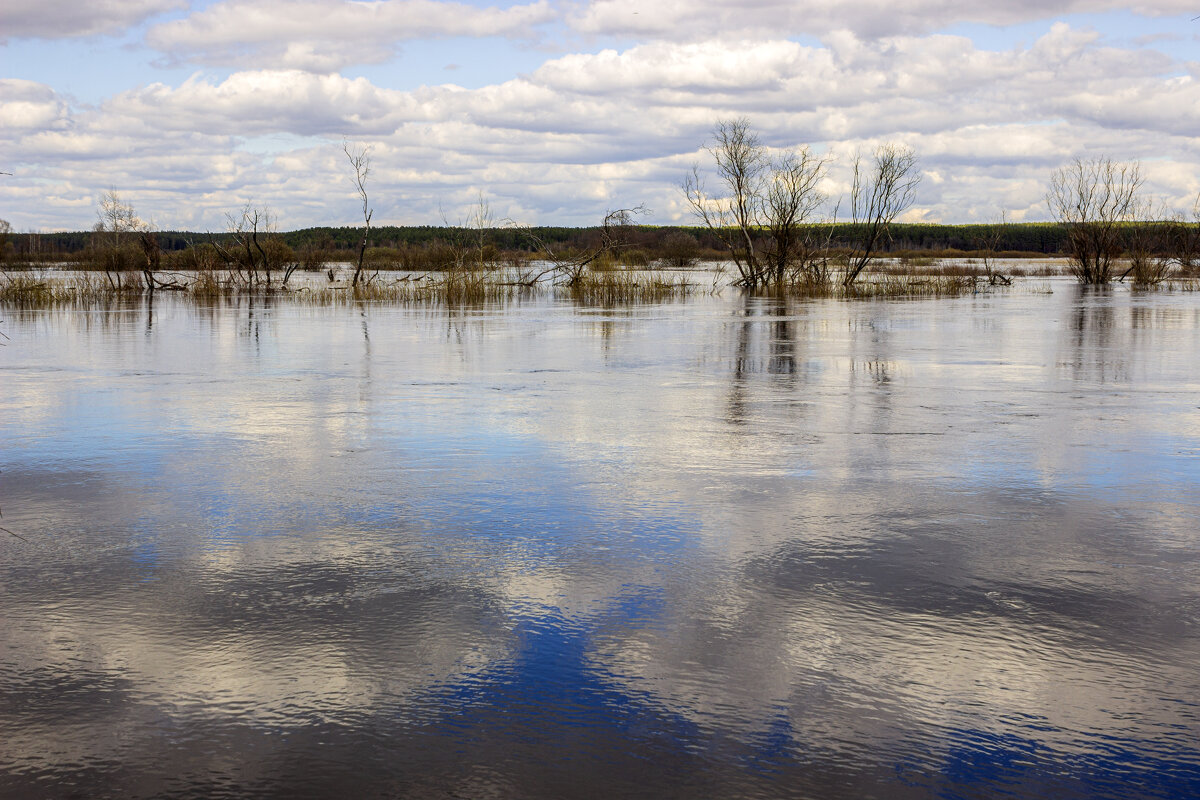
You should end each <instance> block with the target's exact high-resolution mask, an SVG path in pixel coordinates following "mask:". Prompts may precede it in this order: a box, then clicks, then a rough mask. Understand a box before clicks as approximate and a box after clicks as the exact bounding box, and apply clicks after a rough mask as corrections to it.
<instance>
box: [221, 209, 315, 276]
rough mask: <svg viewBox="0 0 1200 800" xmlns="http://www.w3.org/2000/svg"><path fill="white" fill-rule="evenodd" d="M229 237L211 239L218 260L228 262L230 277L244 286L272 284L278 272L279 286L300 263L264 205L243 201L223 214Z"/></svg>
mask: <svg viewBox="0 0 1200 800" xmlns="http://www.w3.org/2000/svg"><path fill="white" fill-rule="evenodd" d="M225 219H226V221H227V228H226V229H227V231H228V232H229V236H230V241H229V242H228V243H226V244H222V243H220V242H213V246H214V248H215V249H216V251H217V253H218V254H219V255H220V257H221V258H222V260H224V261H225V263H227V264H228V265H229V266H230V269H231V270H232V277H233V278H234V279H235V280H236V281H237V282H240V283H241V284H243V285H245V286H258V285H262V286H265V287H266V288H267V289H268V290H270V289H271V288H272V287H273V286H274V275H275V273H277V272H280V273H282V275H281V277H280V281H279V286H280V288H286V287H287V282H288V279H289V278H290V277H291V276H292V273H293V272H295V271H296V269H297V268H299V266H300V262H299V260H298V259H297V258H296V254H295V253H293V252H292V249H291V248H290V247H288V246H287V244H286V243H285V242H284V241H283V239H282V238H281V237H280V236H279V233H278V230H277V226H276V220H275V217H274V215H272V214H271V211H270V209H268V208H257V207H255V206H254V204H253V203H251V202H247V203H246V205H244V206H242V208H241V210H240V211H238V212H237V213H232V214H226V215H225Z"/></svg>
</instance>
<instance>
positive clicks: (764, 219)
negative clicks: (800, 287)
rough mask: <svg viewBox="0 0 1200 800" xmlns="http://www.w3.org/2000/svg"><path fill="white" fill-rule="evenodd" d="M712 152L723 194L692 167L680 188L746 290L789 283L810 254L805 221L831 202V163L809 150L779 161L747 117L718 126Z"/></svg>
mask: <svg viewBox="0 0 1200 800" xmlns="http://www.w3.org/2000/svg"><path fill="white" fill-rule="evenodd" d="M707 149H708V151H709V153H710V154H712V157H713V161H714V162H715V164H716V172H717V180H718V183H719V184H720V187H721V188H720V191H719V193H717V194H716V195H710V194H709V193H708V192H707V190H706V188H705V182H704V178H703V176H702V174H701V172H700V168H699V167H698V166H694V167H693V168H692V172H691V174H690V175H688V176H687V177H686V178H684V181H683V186H682V189H683V193H684V196H685V197H686V198H687V201H688V204H689V205H690V206H691V207H692V211H693V213H695V215H696V217H697V218H699V219H700V221H701V222H703V223H704V225H705V227H707V228H708V229H709V230H710V231H711V232H712V233H713V234H715V235H716V236H717V238H718V239H720V241H721V242H722V243H723V244H724V245H725V248H726V250H727V251H728V252H729V255H730V258H731V259H732V260H733V263H734V265H735V266H736V267H737V270H738V275H739V278H738V281H737V282H738V283H739V284H740V285H742V286H746V287H751V288H753V287H756V286H763V285H765V284H768V283H771V282H777V283H781V282H783V281H784V280H785V279H786V278H787V277H789V275H790V274H791V273H793V272H794V271H795V270H796V268H797V265H803V264H804V263H806V259H807V254H808V253H810V252H811V249H812V248H811V247H810V243H809V242H808V241H807V239H806V238H805V223H806V222H807V221H808V220H809V217H810V216H811V215H812V213H813V212H814V211H816V209H817V208H818V207H819V206H820V205H821V204H822V203H823V202H824V201H825V197H824V196H823V195H822V194H821V193H820V192H819V191H818V190H817V184H818V183H819V181H820V179H821V177H822V176H823V175H824V172H825V167H826V165H827V160H826V159H824V158H821V157H818V156H816V155H814V154H813V153H812V151H811V150H809V148H807V147H800V148H798V149H796V150H792V151H787V152H784V153H783V154H781V155H780V156H778V157H777V158H775V159H774V160H773V159H772V158H771V155H770V152H769V151H768V149H767V148H766V146H765V145H763V144H762V142H761V141H760V140H759V138H758V135H757V134H756V133H754V131H753V130H752V129H751V128H750V123H749V121H748V120H747V119H745V118H744V117H743V118H739V119H734V120H719V121H718V122H717V124H716V126H715V127H714V128H713V132H712V140H711V143H710V144H709V145H708V148H707Z"/></svg>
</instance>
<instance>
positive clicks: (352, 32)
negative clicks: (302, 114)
mask: <svg viewBox="0 0 1200 800" xmlns="http://www.w3.org/2000/svg"><path fill="white" fill-rule="evenodd" d="M557 16H558V12H557V11H555V10H554V8H553V7H552V6H551V5H550V3H549V2H548V0H536V2H532V3H528V4H524V5H514V6H509V7H507V8H499V7H489V8H478V7H476V6H473V5H467V4H465V3H455V2H437V0H378V1H377V2H350V1H348V0H266V1H265V2H259V1H258V0H254V1H253V2H251V0H225V1H224V2H219V3H217V4H215V5H213V6H210V7H209V8H206V9H204V10H203V11H199V12H196V13H194V14H192V15H190V16H188V17H187V18H185V19H181V20H173V21H171V22H164V23H162V24H160V25H156V26H155V27H153V28H151V29H150V31H149V32H148V33H147V35H146V42H147V44H149V45H150V46H151V47H153V48H156V49H158V50H160V51H162V52H164V53H166V54H167V56H168V58H169V59H170V60H172V61H187V62H194V63H201V64H219V65H233V66H238V67H252V68H253V67H270V68H275V69H303V70H311V71H314V72H333V71H337V70H339V69H342V68H343V67H345V66H346V65H348V64H362V63H379V62H382V61H387V60H388V59H389V58H391V57H392V56H393V55H394V54H395V52H396V48H397V46H398V44H399V43H401V42H405V41H410V40H414V39H435V38H443V37H456V36H465V37H486V36H503V37H513V38H520V39H529V38H532V37H533V35H534V29H535V28H536V27H537V26H538V25H542V24H544V23H546V22H549V21H551V20H553V19H555V18H556V17H557Z"/></svg>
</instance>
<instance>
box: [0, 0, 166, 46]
mask: <svg viewBox="0 0 1200 800" xmlns="http://www.w3.org/2000/svg"><path fill="white" fill-rule="evenodd" d="M186 7H187V3H186V2H184V0H91V2H87V3H79V2H76V0H5V1H4V3H3V4H2V5H0V41H3V40H4V39H6V38H9V37H12V38H38V39H65V38H69V37H72V36H91V35H93V34H98V33H115V32H118V31H121V30H124V29H125V28H128V27H130V26H132V25H137V24H138V23H141V22H144V21H145V20H147V19H149V18H150V17H152V16H154V15H156V14H161V13H163V12H165V11H173V10H175V9H179V8H186Z"/></svg>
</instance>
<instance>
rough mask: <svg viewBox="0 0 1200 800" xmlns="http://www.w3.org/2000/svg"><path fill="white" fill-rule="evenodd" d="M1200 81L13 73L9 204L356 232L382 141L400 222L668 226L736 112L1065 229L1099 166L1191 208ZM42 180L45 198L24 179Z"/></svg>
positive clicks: (795, 61)
mask: <svg viewBox="0 0 1200 800" xmlns="http://www.w3.org/2000/svg"><path fill="white" fill-rule="evenodd" d="M1198 86H1200V84H1198V82H1197V76H1196V74H1195V68H1194V67H1190V66H1189V65H1186V64H1181V63H1179V62H1176V61H1174V60H1172V59H1171V58H1169V57H1167V56H1166V55H1163V54H1161V53H1158V52H1155V51H1153V50H1129V49H1122V48H1115V47H1107V46H1104V44H1103V42H1102V40H1100V39H1099V38H1098V36H1097V34H1095V33H1093V32H1087V31H1079V30H1076V29H1073V28H1071V27H1069V26H1067V25H1065V24H1056V25H1054V26H1052V27H1051V28H1050V30H1049V31H1048V32H1047V33H1046V35H1045V36H1043V37H1042V38H1040V39H1038V40H1037V41H1035V42H1033V43H1032V44H1031V45H1029V46H1028V47H1026V48H1023V49H1013V50H1005V51H993V50H986V49H981V48H979V47H977V46H976V45H974V44H973V43H972V42H971V41H970V40H969V39H966V38H964V37H957V36H946V35H935V36H923V37H915V36H908V37H893V38H890V39H881V40H866V39H862V38H859V37H855V36H853V35H851V34H849V33H845V32H841V33H836V34H831V35H829V36H828V37H826V40H825V42H824V43H823V44H822V45H806V44H800V43H797V42H792V41H786V40H781V39H773V40H763V41H760V42H747V41H733V40H728V41H726V40H721V41H716V40H713V41H705V42H691V43H672V42H649V43H646V44H642V45H638V46H635V47H631V48H628V49H625V50H622V51H618V50H608V49H606V50H601V51H599V52H597V53H591V54H571V55H567V56H563V57H560V58H556V59H552V60H549V61H546V62H545V63H544V64H542V65H541V66H540V67H539V68H538V69H535V70H533V71H532V72H530V73H528V74H526V75H524V76H520V77H516V78H513V79H511V80H506V81H502V82H499V83H495V84H492V85H488V86H483V87H479V88H473V89H466V88H463V87H459V86H453V85H443V86H433V87H422V88H419V89H415V90H409V91H402V90H396V89H390V88H386V87H383V86H380V85H378V84H376V83H374V82H372V81H371V80H368V79H367V78H363V77H357V78H350V77H345V76H342V75H337V74H331V75H319V74H315V73H312V72H309V71H305V70H300V69H293V70H247V71H242V72H235V73H234V74H232V75H229V76H228V77H223V78H213V77H211V76H208V75H206V74H204V73H197V74H196V75H193V76H192V77H191V78H189V79H188V80H186V81H184V82H183V83H182V84H180V85H177V86H170V85H167V84H164V83H155V84H151V85H148V86H145V87H141V88H138V89H133V90H130V91H126V92H121V93H119V94H117V95H115V96H113V97H111V98H110V99H109V100H107V101H105V102H104V103H101V104H100V105H99V106H96V107H92V108H78V109H73V108H71V107H70V106H69V105H68V104H67V103H66V102H65V101H64V100H63V98H62V97H60V96H59V95H57V94H56V93H55V92H54V91H53V90H52V89H51V88H50V87H47V86H44V85H41V84H35V83H30V82H24V81H4V82H0V101H3V102H2V104H0V117H2V118H3V119H4V120H5V121H6V122H7V124H5V125H2V126H0V147H3V151H4V153H5V154H6V158H7V159H9V161H8V162H7V163H8V164H9V166H5V167H0V168H3V169H5V170H6V171H16V172H17V173H18V176H15V177H16V180H6V181H5V182H3V183H2V184H0V202H2V201H5V200H7V204H8V206H9V207H12V208H19V209H28V210H27V211H24V212H21V213H24V214H27V216H20V214H18V213H16V212H12V217H13V219H12V221H13V222H14V224H17V225H18V226H28V225H34V224H38V225H64V226H67V227H77V226H79V225H81V224H84V223H85V222H86V220H85V219H78V221H72V220H77V218H78V217H79V210H78V208H77V207H75V206H70V205H66V204H57V205H56V206H55V209H56V210H55V209H50V208H48V207H47V203H49V202H50V201H49V200H43V199H41V198H43V197H51V196H54V197H70V198H77V197H79V196H81V195H83V196H87V195H89V194H91V195H93V196H94V195H96V194H98V193H99V191H101V190H103V189H105V188H107V187H108V186H109V185H115V186H117V187H118V188H121V189H123V190H126V191H129V192H133V191H135V190H136V191H138V192H143V193H144V196H146V197H149V198H151V199H152V202H153V203H154V206H155V207H154V210H153V212H151V211H150V210H149V208H148V207H147V208H146V210H145V213H146V214H147V216H149V215H150V214H151V213H153V215H154V216H155V217H156V218H157V219H158V220H159V221H160V222H162V223H163V224H176V225H178V226H183V225H184V224H188V225H196V224H197V222H200V223H203V225H202V226H210V227H211V226H216V227H220V225H221V219H222V217H223V214H224V211H225V210H228V209H229V208H230V207H234V206H236V205H238V204H240V203H241V202H244V201H245V200H246V199H250V198H255V199H260V200H264V201H267V202H269V203H270V204H271V205H272V207H273V208H274V209H275V210H276V211H277V212H278V213H279V216H280V222H281V224H282V225H284V226H285V227H301V226H304V225H311V224H328V223H330V222H335V223H336V222H341V221H349V220H352V219H353V218H354V213H355V211H354V204H353V197H352V196H351V195H349V194H347V192H346V190H345V184H346V176H345V169H346V167H345V164H344V160H345V159H344V156H343V155H342V154H341V152H340V147H339V143H340V141H341V138H342V136H349V137H351V138H354V139H355V140H357V141H362V142H369V143H373V144H375V146H376V148H375V151H374V154H375V164H374V166H375V170H374V173H373V176H372V181H373V183H372V190H373V192H374V194H373V197H375V198H376V200H375V201H373V202H374V205H375V207H376V210H377V215H376V221H378V222H380V223H381V224H382V223H436V222H438V221H440V219H441V218H440V214H439V211H438V209H439V207H440V208H444V209H446V210H447V211H448V212H449V213H450V215H451V217H453V216H454V214H455V213H457V211H456V209H458V208H459V206H466V205H469V204H470V202H471V198H472V197H473V196H475V194H476V193H477V192H479V191H483V192H484V193H485V194H487V195H488V197H489V198H490V199H491V201H492V204H493V207H494V208H495V210H496V212H497V216H498V217H499V218H504V217H513V218H519V219H521V220H522V221H527V222H547V223H555V224H591V223H594V222H595V221H596V220H597V219H599V218H600V217H601V216H602V215H603V213H604V211H605V210H606V208H608V207H615V206H618V205H620V206H628V205H636V204H637V203H639V202H641V203H644V204H645V205H647V206H648V207H649V208H651V209H653V210H654V212H655V213H654V216H653V218H652V219H650V220H648V221H663V222H669V221H677V220H686V219H688V217H687V214H686V208H685V207H684V206H683V204H682V203H681V202H680V200H679V197H678V191H677V189H676V187H677V184H678V182H679V180H680V178H681V176H682V175H683V174H684V172H685V171H686V170H687V169H688V168H689V166H690V164H691V163H692V162H700V163H701V164H702V165H703V164H705V163H706V161H707V156H706V154H704V153H703V151H702V149H701V146H702V144H703V142H704V141H705V140H706V138H707V137H708V135H709V133H710V131H711V128H712V125H713V123H714V121H715V120H717V119H718V118H721V117H731V116H746V117H748V118H749V120H750V121H751V123H752V124H753V125H754V127H755V128H756V129H757V130H758V131H759V132H760V133H761V135H762V138H763V140H764V142H765V143H767V144H768V145H769V146H772V147H779V148H782V147H793V146H796V145H798V144H801V143H809V144H812V145H814V146H815V147H816V148H817V149H818V150H819V151H822V152H828V153H831V154H832V155H833V156H834V157H835V160H834V164H833V166H832V168H831V170H830V174H829V182H830V186H829V188H830V190H831V191H832V192H833V193H834V194H835V195H836V194H837V192H844V191H845V185H846V181H847V175H846V165H847V163H848V156H849V154H850V153H852V152H853V151H854V150H855V149H858V148H870V147H872V146H874V145H875V144H878V143H880V142H884V141H889V140H896V141H901V142H904V143H906V144H909V145H911V146H913V147H914V148H916V150H917V151H918V152H919V154H920V155H921V163H922V167H923V169H925V170H927V172H928V174H929V176H930V177H929V180H926V181H924V182H923V184H922V187H921V190H920V192H919V194H918V200H917V213H920V214H922V215H924V218H926V219H929V220H931V221H932V220H942V221H969V220H984V219H988V218H990V217H992V216H994V215H995V214H997V213H998V211H999V210H1000V209H1001V208H1004V209H1007V210H1009V211H1011V212H1012V213H1013V215H1014V216H1018V215H1025V216H1027V217H1029V218H1031V219H1034V218H1044V216H1045V211H1044V209H1043V208H1042V201H1041V197H1042V194H1043V192H1044V188H1041V187H1042V184H1044V181H1045V179H1046V176H1047V175H1048V174H1049V172H1050V170H1052V169H1053V168H1054V167H1056V166H1057V165H1059V164H1062V163H1063V162H1065V161H1066V160H1068V159H1070V158H1071V157H1073V156H1076V155H1088V154H1096V153H1107V154H1110V155H1112V156H1113V157H1116V158H1122V159H1124V158H1143V159H1147V160H1150V159H1153V160H1155V161H1161V162H1163V163H1164V164H1169V165H1172V167H1173V168H1171V169H1161V170H1156V171H1155V172H1154V173H1153V177H1152V180H1151V188H1152V189H1153V190H1154V191H1155V192H1158V193H1161V194H1163V195H1164V196H1166V197H1167V198H1169V200H1170V202H1171V203H1172V204H1174V205H1181V204H1183V203H1184V201H1185V200H1187V198H1188V197H1191V196H1194V194H1195V191H1196V186H1195V181H1194V180H1193V179H1191V178H1190V177H1188V176H1191V175H1194V174H1197V172H1198V171H1200V163H1198V162H1200V147H1198V146H1197V140H1196V138H1195V134H1194V132H1195V131H1196V130H1200V88H1198ZM14 163H15V167H14V166H13V164H14ZM33 174H36V175H38V177H39V180H40V182H41V183H40V184H39V185H38V186H34V185H33V184H32V183H27V182H24V181H29V180H32V178H27V177H25V176H30V175H33ZM45 186H51V187H52V190H44V189H42V188H39V187H45ZM39 191H42V192H43V194H41V195H39V194H38V192H39ZM22 192H25V194H22ZM343 196H345V200H346V202H345V203H344V208H343V206H342V205H341V204H340V203H341V201H340V200H338V199H337V198H342V197H343ZM31 200H32V202H31ZM56 202H57V201H56ZM1188 202H1189V203H1190V201H1188ZM88 216H89V215H88V214H86V213H85V214H84V215H83V217H88ZM175 220H178V222H174V221H175Z"/></svg>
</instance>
